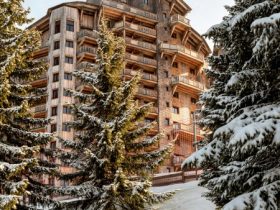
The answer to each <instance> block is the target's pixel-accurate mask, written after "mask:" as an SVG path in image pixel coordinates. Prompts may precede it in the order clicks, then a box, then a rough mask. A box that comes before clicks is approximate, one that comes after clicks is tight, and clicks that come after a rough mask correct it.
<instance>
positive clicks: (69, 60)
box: [65, 56, 73, 64]
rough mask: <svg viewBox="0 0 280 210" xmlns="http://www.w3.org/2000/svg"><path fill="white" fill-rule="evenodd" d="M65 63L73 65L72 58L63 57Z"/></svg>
mask: <svg viewBox="0 0 280 210" xmlns="http://www.w3.org/2000/svg"><path fill="white" fill-rule="evenodd" d="M65 63H70V64H73V57H70V56H65Z"/></svg>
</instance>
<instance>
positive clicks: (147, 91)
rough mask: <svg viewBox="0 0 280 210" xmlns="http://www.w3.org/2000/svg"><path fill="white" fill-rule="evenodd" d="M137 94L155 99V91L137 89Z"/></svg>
mask: <svg viewBox="0 0 280 210" xmlns="http://www.w3.org/2000/svg"><path fill="white" fill-rule="evenodd" d="M138 94H140V95H147V96H151V97H157V95H158V94H157V91H155V90H151V89H148V88H139V89H138Z"/></svg>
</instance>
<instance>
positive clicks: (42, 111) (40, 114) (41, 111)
mask: <svg viewBox="0 0 280 210" xmlns="http://www.w3.org/2000/svg"><path fill="white" fill-rule="evenodd" d="M31 111H32V112H33V113H34V117H36V118H45V117H46V112H47V108H46V104H42V105H38V106H35V107H32V108H31Z"/></svg>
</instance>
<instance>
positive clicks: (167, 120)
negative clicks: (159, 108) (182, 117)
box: [164, 118, 170, 126]
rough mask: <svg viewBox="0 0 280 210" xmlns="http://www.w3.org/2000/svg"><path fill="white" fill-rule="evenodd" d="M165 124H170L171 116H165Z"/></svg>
mask: <svg viewBox="0 0 280 210" xmlns="http://www.w3.org/2000/svg"><path fill="white" fill-rule="evenodd" d="M164 125H165V126H168V125H170V119H169V118H165V119H164Z"/></svg>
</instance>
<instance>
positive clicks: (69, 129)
mask: <svg viewBox="0 0 280 210" xmlns="http://www.w3.org/2000/svg"><path fill="white" fill-rule="evenodd" d="M62 131H65V132H70V131H71V127H70V126H69V125H68V124H67V123H63V124H62Z"/></svg>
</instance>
